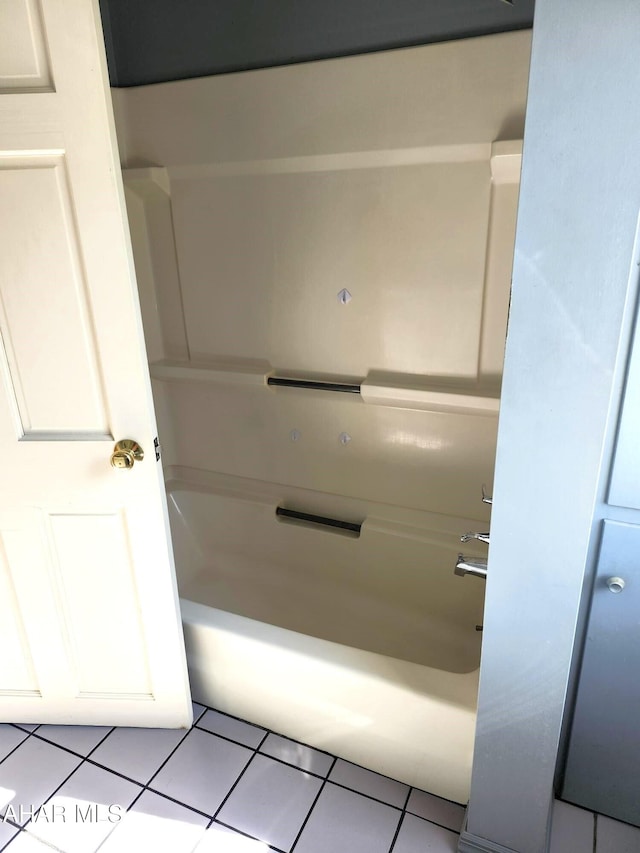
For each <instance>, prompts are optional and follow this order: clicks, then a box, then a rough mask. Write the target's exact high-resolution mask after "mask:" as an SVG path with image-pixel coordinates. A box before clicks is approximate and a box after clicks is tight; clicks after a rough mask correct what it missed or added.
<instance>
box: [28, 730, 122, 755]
mask: <svg viewBox="0 0 640 853" xmlns="http://www.w3.org/2000/svg"><path fill="white" fill-rule="evenodd" d="M110 731H111V726H40V728H39V729H38V737H42V738H44V739H45V740H48V741H51V743H56V744H58V746H64V747H65V748H66V749H70V750H71V751H72V752H77V753H78V755H88V754H89V753H90V752H91V750H92V749H93V748H94V747H95V746H97V745H98V744H99V743H100V741H101V740H102V739H103V738H104V737H105V735H107V734H108V733H109V732H110Z"/></svg>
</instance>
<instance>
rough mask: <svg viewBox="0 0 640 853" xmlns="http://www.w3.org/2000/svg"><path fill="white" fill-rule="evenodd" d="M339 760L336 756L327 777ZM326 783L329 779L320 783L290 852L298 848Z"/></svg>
mask: <svg viewBox="0 0 640 853" xmlns="http://www.w3.org/2000/svg"><path fill="white" fill-rule="evenodd" d="M337 760H338V759H337V758H336V757H334V759H333V764H332V765H331V767H330V768H329V771H328V773H327V778H328V776H329V773H331V771H332V770H333V768H334V767H335V766H336V762H337ZM326 785H327V779H323V781H322V785H320V790H319V791H318V793H317V794H316V798H315V800H314V801H313V802H312V803H311V808H310V809H309V811H308V812H307V814H306V817H305V819H304V820H303V821H302V826H301V827H300V829H299V830H298V834H297V835H296V837H295V839H294V842H293V844H292V845H291V849H290V850H289V853H293V851H294V850H295V849H296V847H297V845H298V841H300V836H301V835H302V833H303V832H304V828H305V826H306V825H307V823H308V822H309V818H310V817H311V815H312V813H313V810H314V809H315V807H316V803H317V802H318V800H319V799H320V795H321V794H322V792H323V791H324V789H325V787H326Z"/></svg>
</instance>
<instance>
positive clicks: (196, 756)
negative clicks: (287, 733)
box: [0, 729, 253, 816]
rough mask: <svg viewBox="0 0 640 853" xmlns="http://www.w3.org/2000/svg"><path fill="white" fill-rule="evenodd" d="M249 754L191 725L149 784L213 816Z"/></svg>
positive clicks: (235, 745) (238, 746)
mask: <svg viewBox="0 0 640 853" xmlns="http://www.w3.org/2000/svg"><path fill="white" fill-rule="evenodd" d="M252 755H253V753H252V751H251V750H250V749H247V748H246V747H244V746H240V745H239V744H236V743H230V742H229V741H228V740H223V739H222V738H219V737H216V736H215V735H212V734H209V733H208V732H203V731H201V730H200V729H191V731H190V732H189V734H188V735H187V737H186V738H185V739H184V741H183V742H182V743H181V744H180V746H179V748H178V749H177V750H176V751H175V752H174V754H173V755H172V756H171V758H170V759H169V761H167V763H166V764H165V765H164V767H163V768H162V770H161V771H160V772H159V773H158V775H157V776H156V777H155V778H154V779H153V780H152V782H151V784H150V787H151V788H153V789H154V790H156V791H159V792H160V793H161V794H166V795H167V796H168V797H173V799H175V800H178V801H179V802H181V803H185V804H186V805H188V806H191V807H192V808H194V809H198V810H199V811H202V812H204V813H205V814H208V815H210V816H213V814H214V813H215V811H216V810H217V809H218V807H219V805H220V803H221V802H222V801H223V800H224V798H225V797H226V795H227V794H228V793H229V791H230V789H231V786H232V785H233V783H234V782H235V781H236V779H237V778H238V776H239V775H240V773H241V772H242V770H243V769H244V768H245V766H246V765H247V762H248V761H249V759H250V758H251V756H252ZM0 766H1V765H0Z"/></svg>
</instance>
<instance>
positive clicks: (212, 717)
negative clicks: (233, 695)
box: [198, 711, 266, 749]
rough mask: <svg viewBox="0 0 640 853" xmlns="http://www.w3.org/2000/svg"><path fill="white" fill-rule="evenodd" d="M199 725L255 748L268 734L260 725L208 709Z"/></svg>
mask: <svg viewBox="0 0 640 853" xmlns="http://www.w3.org/2000/svg"><path fill="white" fill-rule="evenodd" d="M198 726H199V728H201V729H206V730H207V731H208V732H213V733H214V734H216V735H222V736H223V737H228V738H229V740H235V741H236V742H237V743H241V744H243V745H244V746H250V747H253V748H254V749H255V748H256V747H257V746H258V744H259V743H260V741H261V740H262V738H263V737H264V736H265V734H266V731H265V730H264V729H261V728H259V727H258V726H252V725H251V724H250V723H243V722H242V721H241V720H236V719H234V718H233V717H227V716H226V714H219V713H218V712H217V711H207V712H206V713H205V714H203V716H202V717H201V718H200V720H199V722H198Z"/></svg>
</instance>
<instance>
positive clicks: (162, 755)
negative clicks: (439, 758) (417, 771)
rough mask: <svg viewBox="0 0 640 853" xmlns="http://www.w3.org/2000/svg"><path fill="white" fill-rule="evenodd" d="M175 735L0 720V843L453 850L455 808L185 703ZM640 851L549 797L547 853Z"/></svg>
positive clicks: (635, 841)
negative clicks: (187, 711) (187, 714)
mask: <svg viewBox="0 0 640 853" xmlns="http://www.w3.org/2000/svg"><path fill="white" fill-rule="evenodd" d="M194 720H195V722H194V726H193V728H192V729H191V730H190V731H188V732H186V731H175V730H168V729H167V730H165V729H126V728H114V729H112V728H101V727H83V726H77V727H74V726H68V727H67V726H47V725H42V726H27V725H24V726H19V725H6V724H5V725H0V816H1V817H0V851H7V852H8V853H51V851H52V850H57V851H63V853H95V851H97V850H100V853H127V851H131V853H134V851H135V853H138V851H170V853H196V851H197V853H269V851H276V852H277V853H343V851H345V853H346V851H348V853H455V851H456V849H457V841H458V832H459V830H460V827H461V824H462V820H463V817H464V809H463V808H462V806H459V805H457V804H455V803H451V802H449V801H447V800H443V799H441V798H439V797H435V796H433V795H432V794H427V793H425V792H424V791H418V790H416V789H415V788H409V787H408V786H407V785H404V784H402V783H401V782H396V781H394V780H393V779H388V778H387V777H385V776H380V775H378V774H376V773H372V772H371V771H369V770H365V769H364V768H362V767H357V766H356V765H354V764H350V763H349V762H347V761H343V760H341V759H340V758H336V757H335V756H332V755H329V754H327V753H326V752H322V751H320V750H317V749H312V748H311V747H308V746H304V745H303V744H300V743H297V742H294V741H291V740H288V739H286V738H284V737H281V736H279V735H277V734H274V733H272V732H267V731H265V730H264V729H262V728H259V727H257V726H254V725H250V724H249V723H246V722H243V721H241V720H237V719H235V718H234V717H230V716H227V715H225V714H221V713H219V712H217V711H214V710H212V709H207V708H204V707H202V706H201V705H195V704H194ZM594 851H596V853H638V851H640V830H638V829H635V828H634V827H630V826H627V825H626V824H621V823H618V822H616V821H613V820H610V819H609V818H606V817H602V816H597V817H596V816H595V815H593V814H592V813H591V812H588V811H585V810H583V809H579V808H576V807H575V806H571V805H569V804H567V803H560V802H558V803H556V808H555V812H554V831H553V837H552V845H551V851H550V853H594Z"/></svg>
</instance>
